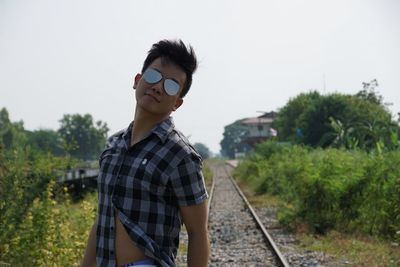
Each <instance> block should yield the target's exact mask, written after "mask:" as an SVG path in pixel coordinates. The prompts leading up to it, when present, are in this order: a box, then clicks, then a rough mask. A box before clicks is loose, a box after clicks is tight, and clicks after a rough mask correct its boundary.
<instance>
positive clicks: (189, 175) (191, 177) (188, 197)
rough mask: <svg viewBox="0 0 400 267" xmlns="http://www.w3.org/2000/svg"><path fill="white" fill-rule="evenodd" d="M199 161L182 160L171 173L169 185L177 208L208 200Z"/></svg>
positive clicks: (188, 158) (189, 158) (191, 158)
mask: <svg viewBox="0 0 400 267" xmlns="http://www.w3.org/2000/svg"><path fill="white" fill-rule="evenodd" d="M201 168H202V165H201V161H200V159H198V158H197V157H194V156H191V157H186V158H184V159H183V160H182V161H181V162H180V163H179V165H178V166H177V167H176V168H175V170H174V171H173V172H172V174H171V176H170V178H171V185H172V189H173V192H174V194H175V197H176V199H177V202H178V205H179V206H191V205H197V204H200V203H202V202H204V201H205V200H206V199H207V198H208V194H207V191H206V188H205V183H204V177H203V173H202V170H201Z"/></svg>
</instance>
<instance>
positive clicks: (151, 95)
mask: <svg viewBox="0 0 400 267" xmlns="http://www.w3.org/2000/svg"><path fill="white" fill-rule="evenodd" d="M144 95H147V96H150V97H151V98H153V99H154V100H155V101H156V102H157V103H160V102H161V100H160V99H159V98H158V97H157V96H155V95H154V94H151V93H144Z"/></svg>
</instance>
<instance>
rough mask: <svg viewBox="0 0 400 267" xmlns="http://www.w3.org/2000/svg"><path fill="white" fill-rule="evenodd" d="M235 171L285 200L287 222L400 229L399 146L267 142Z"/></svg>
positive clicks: (320, 228) (392, 233)
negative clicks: (369, 148) (373, 149)
mask: <svg viewBox="0 0 400 267" xmlns="http://www.w3.org/2000/svg"><path fill="white" fill-rule="evenodd" d="M255 151H256V152H255V154H252V155H250V156H249V157H248V158H246V159H245V160H244V161H242V162H241V164H240V165H239V166H238V168H237V169H236V170H235V173H234V176H236V177H238V178H239V179H241V180H242V181H245V182H247V183H249V185H250V186H251V187H252V188H253V189H254V191H255V192H256V193H258V194H272V195H275V196H278V197H279V198H281V199H282V200H284V201H285V202H286V203H287V205H286V207H285V208H284V209H283V210H282V214H281V215H280V218H281V219H282V221H283V222H285V223H287V224H291V223H293V222H299V223H301V222H302V223H307V224H308V225H309V227H310V228H311V229H314V230H315V232H318V233H325V232H327V231H328V230H330V229H338V230H342V231H355V230H356V231H361V232H364V233H368V234H374V235H380V236H384V237H387V238H391V239H396V238H399V235H398V234H397V235H396V233H397V232H398V231H399V230H400V169H399V168H398V166H400V151H392V152H382V153H376V154H374V153H370V154H367V153H366V152H363V151H359V150H353V151H349V150H340V149H332V148H330V149H325V150H323V149H310V148H306V147H301V146H281V147H279V144H276V143H272V142H267V143H264V144H262V145H261V146H259V147H257V149H256V150H255Z"/></svg>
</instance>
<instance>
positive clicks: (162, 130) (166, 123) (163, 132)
mask: <svg viewBox="0 0 400 267" xmlns="http://www.w3.org/2000/svg"><path fill="white" fill-rule="evenodd" d="M133 123H134V121H132V122H131V123H130V124H129V126H128V128H127V129H126V130H125V132H124V133H123V135H122V138H123V139H124V140H125V145H126V147H127V148H128V147H129V143H130V139H131V133H132V127H133ZM174 128H175V125H174V122H173V120H172V117H168V118H167V119H165V120H163V121H162V122H160V123H158V124H157V125H156V126H155V127H154V128H153V129H151V131H150V133H149V135H148V136H150V135H151V134H155V135H156V136H158V138H160V140H161V142H162V143H165V141H166V140H167V138H168V136H169V134H170V133H171V132H172V131H173V130H174Z"/></svg>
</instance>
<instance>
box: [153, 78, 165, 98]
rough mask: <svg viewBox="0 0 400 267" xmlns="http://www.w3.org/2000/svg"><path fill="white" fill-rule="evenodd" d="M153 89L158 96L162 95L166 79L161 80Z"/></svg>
mask: <svg viewBox="0 0 400 267" xmlns="http://www.w3.org/2000/svg"><path fill="white" fill-rule="evenodd" d="M152 89H153V91H154V92H155V93H157V94H158V95H161V94H162V93H163V91H164V79H161V80H160V81H159V82H158V83H155V84H153V86H152Z"/></svg>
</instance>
